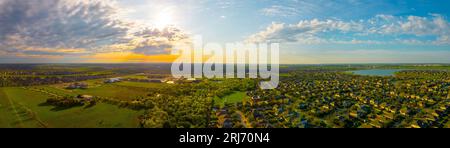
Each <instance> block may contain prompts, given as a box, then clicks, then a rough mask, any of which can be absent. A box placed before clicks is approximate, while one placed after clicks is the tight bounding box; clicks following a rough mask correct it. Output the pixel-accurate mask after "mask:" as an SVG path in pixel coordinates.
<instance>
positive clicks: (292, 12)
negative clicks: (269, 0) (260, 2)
mask: <svg viewBox="0 0 450 148" xmlns="http://www.w3.org/2000/svg"><path fill="white" fill-rule="evenodd" d="M261 13H262V14H263V15H265V16H282V17H289V16H296V15H298V13H299V10H298V9H296V8H294V7H288V6H281V5H273V6H271V7H268V8H263V9H261Z"/></svg>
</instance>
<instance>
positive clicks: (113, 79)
mask: <svg viewBox="0 0 450 148" xmlns="http://www.w3.org/2000/svg"><path fill="white" fill-rule="evenodd" d="M121 79H122V78H109V79H106V80H105V83H116V82H120V81H121Z"/></svg>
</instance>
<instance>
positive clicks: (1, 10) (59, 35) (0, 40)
mask: <svg viewBox="0 0 450 148" xmlns="http://www.w3.org/2000/svg"><path fill="white" fill-rule="evenodd" d="M0 2H1V3H0V24H1V27H0V50H3V51H5V52H6V53H9V54H30V55H32V54H33V55H36V54H38V55H46V54H48V55H64V54H66V55H72V54H75V53H74V52H69V51H71V50H60V49H83V50H84V52H77V53H76V54H77V55H78V54H82V53H83V54H89V53H95V52H108V51H112V50H121V49H128V50H129V51H136V52H139V53H146V54H151V53H164V52H163V51H166V52H167V48H170V47H171V45H172V43H173V42H176V40H179V39H183V38H185V36H184V34H183V32H182V31H181V30H179V29H176V28H173V27H169V29H168V28H166V29H163V30H155V29H148V28H152V27H151V26H145V25H141V24H138V23H136V22H132V21H130V20H123V19H121V18H119V17H117V15H118V14H120V11H121V9H120V8H119V7H118V6H116V3H115V2H114V1H110V0H30V1H28V0H2V1H0ZM136 41H141V42H139V44H135V42H136ZM124 46H127V48H120V49H114V48H111V47H124ZM145 47H148V48H145ZM30 48H35V49H46V50H45V51H29V50H27V49H30ZM161 48H164V49H161ZM100 49H101V50H100ZM145 50H149V51H145ZM150 50H151V51H150ZM144 51H145V52H144ZM5 52H3V53H5ZM52 52H53V53H52Z"/></svg>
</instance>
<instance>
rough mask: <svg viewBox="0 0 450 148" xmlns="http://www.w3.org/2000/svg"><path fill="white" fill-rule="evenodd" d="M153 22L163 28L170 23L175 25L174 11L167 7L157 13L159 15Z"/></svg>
mask: <svg viewBox="0 0 450 148" xmlns="http://www.w3.org/2000/svg"><path fill="white" fill-rule="evenodd" d="M154 19H155V20H154V22H153V24H154V25H155V27H156V28H159V29H162V28H165V27H167V26H170V25H175V23H174V19H173V11H171V10H169V9H165V10H163V11H160V12H159V13H157V15H156V16H155V17H154Z"/></svg>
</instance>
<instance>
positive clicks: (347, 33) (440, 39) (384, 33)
mask: <svg viewBox="0 0 450 148" xmlns="http://www.w3.org/2000/svg"><path fill="white" fill-rule="evenodd" d="M402 35H405V36H408V37H399V36H402ZM336 36H337V37H336ZM380 36H381V37H380ZM339 37H346V38H343V39H342V38H341V39H336V38H339ZM370 37H374V38H375V37H378V38H376V39H367V38H370ZM423 37H429V38H436V39H435V40H433V39H423ZM449 37H450V23H449V22H448V21H447V20H446V19H445V18H444V17H443V16H441V15H438V14H432V15H430V16H429V17H419V16H407V17H397V16H392V15H376V16H375V17H373V18H370V19H367V20H360V21H342V20H337V19H327V20H318V19H312V20H301V21H300V22H299V23H297V24H283V23H272V24H271V25H269V26H268V27H267V28H266V29H265V30H263V31H260V32H258V33H256V34H254V35H251V36H250V37H249V38H248V39H247V41H250V42H266V41H272V42H298V43H303V44H324V43H335V44H412V45H426V44H432V45H444V44H446V45H448V44H450V39H449ZM377 39H378V40H377Z"/></svg>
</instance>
